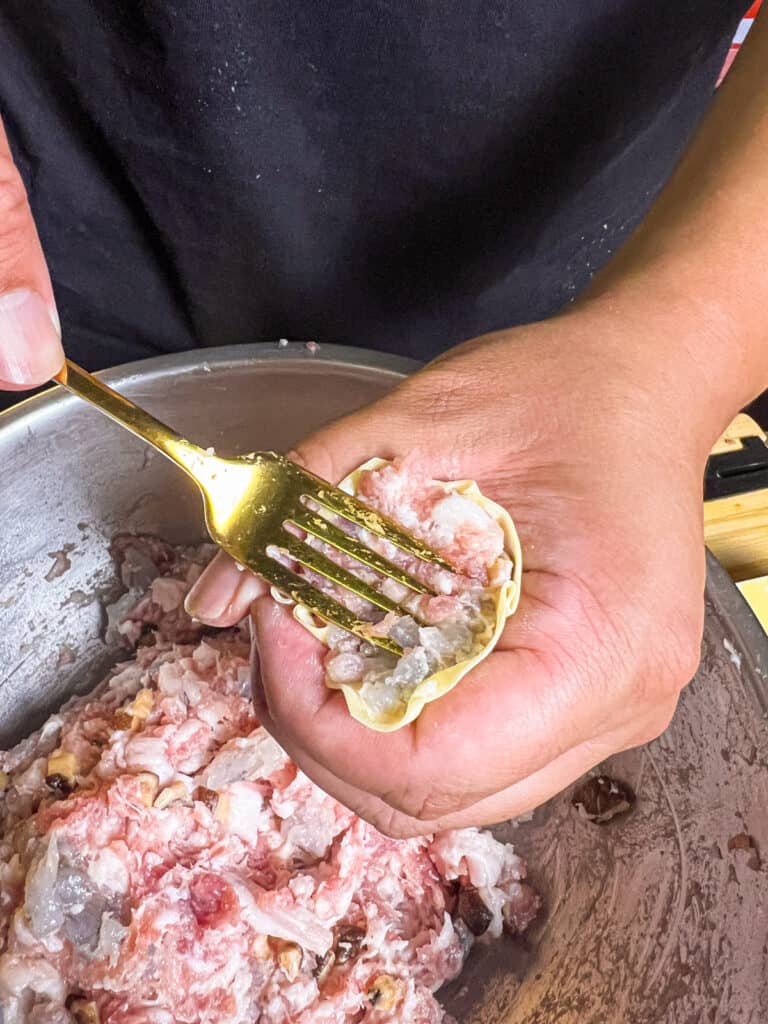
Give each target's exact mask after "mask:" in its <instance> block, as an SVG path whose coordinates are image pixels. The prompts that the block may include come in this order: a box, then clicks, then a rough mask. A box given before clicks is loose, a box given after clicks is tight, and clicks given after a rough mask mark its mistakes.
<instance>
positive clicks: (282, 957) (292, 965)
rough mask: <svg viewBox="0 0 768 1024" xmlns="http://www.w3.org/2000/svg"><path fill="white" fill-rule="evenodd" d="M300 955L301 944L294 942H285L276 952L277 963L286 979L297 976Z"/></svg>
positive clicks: (291, 979)
mask: <svg viewBox="0 0 768 1024" xmlns="http://www.w3.org/2000/svg"><path fill="white" fill-rule="evenodd" d="M302 956H303V954H302V952H301V946H297V945H296V943H295V942H288V943H286V944H285V945H284V946H283V948H282V949H281V950H280V952H279V953H278V954H277V960H278V963H279V964H280V966H281V967H282V969H283V972H284V973H285V976H286V978H287V979H288V981H295V980H296V978H298V976H299V971H300V970H301V960H302Z"/></svg>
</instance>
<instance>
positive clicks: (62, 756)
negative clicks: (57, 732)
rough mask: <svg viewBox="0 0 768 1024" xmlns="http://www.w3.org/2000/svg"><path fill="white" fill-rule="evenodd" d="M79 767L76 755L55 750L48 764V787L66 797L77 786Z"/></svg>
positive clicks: (46, 781) (46, 775)
mask: <svg viewBox="0 0 768 1024" xmlns="http://www.w3.org/2000/svg"><path fill="white" fill-rule="evenodd" d="M79 767H80V766H79V765H78V763H77V758H76V757H75V755H74V754H71V753H69V752H68V751H63V750H54V752H53V753H52V754H51V756H50V757H49V758H48V762H47V764H46V769H45V784H46V786H48V788H49V789H52V790H53V791H54V792H56V793H61V794H63V795H65V796H66V795H67V794H68V793H71V792H72V791H73V790H74V788H75V786H76V784H77V772H78V769H79Z"/></svg>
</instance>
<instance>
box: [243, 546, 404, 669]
mask: <svg viewBox="0 0 768 1024" xmlns="http://www.w3.org/2000/svg"><path fill="white" fill-rule="evenodd" d="M251 568H253V570H254V572H257V573H258V574H259V575H260V576H263V577H264V579H265V580H267V582H269V583H271V584H272V586H274V587H277V589H278V590H281V591H283V593H285V594H287V595H288V596H289V597H290V598H292V599H293V600H294V601H295V602H296V603H297V604H301V605H303V606H304V607H305V608H307V609H308V610H309V611H310V612H312V613H313V615H317V616H319V618H321V619H324V620H325V621H326V622H330V623H331V624H332V625H334V626H339V627H340V628H341V629H346V630H347V631H348V632H349V633H353V634H354V635H355V636H357V637H360V639H361V640H366V641H367V642H368V643H371V644H373V645H374V646H375V647H380V648H381V650H383V651H388V652H389V653H390V654H394V655H395V656H396V657H398V658H399V657H402V654H403V650H402V648H401V647H400V645H399V644H397V643H395V641H394V640H390V638H389V637H387V636H372V635H370V628H371V623H370V622H363V621H362V619H358V618H357V616H355V615H354V613H353V612H351V611H350V610H349V608H345V607H344V605H342V604H339V602H338V601H334V599H333V598H332V597H330V596H329V595H328V594H324V593H323V592H322V590H318V589H317V587H313V586H312V584H311V583H310V582H309V581H308V580H305V579H302V578H301V576H297V575H296V573H294V572H291V570H290V569H286V568H285V566H283V565H280V563H279V562H276V561H275V560H274V559H273V558H270V557H267V558H263V559H262V558H260V559H259V560H258V564H254V565H253V566H252V567H251Z"/></svg>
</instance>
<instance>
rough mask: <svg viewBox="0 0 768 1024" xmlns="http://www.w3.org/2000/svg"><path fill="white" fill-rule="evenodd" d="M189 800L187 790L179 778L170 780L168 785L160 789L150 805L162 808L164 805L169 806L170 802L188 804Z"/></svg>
mask: <svg viewBox="0 0 768 1024" xmlns="http://www.w3.org/2000/svg"><path fill="white" fill-rule="evenodd" d="M191 802H192V801H191V799H190V796H189V790H188V789H187V787H186V786H185V785H184V783H183V782H181V780H177V781H176V782H172V783H171V784H170V786H166V787H165V789H161V790H160V792H159V793H158V794H157V796H156V797H155V802H154V804H153V805H152V806H153V807H157V808H158V809H159V810H162V809H163V808H164V807H170V806H171V805H172V804H190V803H191Z"/></svg>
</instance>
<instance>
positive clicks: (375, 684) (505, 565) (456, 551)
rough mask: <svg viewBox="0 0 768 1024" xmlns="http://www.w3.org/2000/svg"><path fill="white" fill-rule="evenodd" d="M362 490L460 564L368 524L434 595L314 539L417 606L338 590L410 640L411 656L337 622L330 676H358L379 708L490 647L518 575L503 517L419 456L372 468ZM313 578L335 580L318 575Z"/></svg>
mask: <svg viewBox="0 0 768 1024" xmlns="http://www.w3.org/2000/svg"><path fill="white" fill-rule="evenodd" d="M357 496H358V497H359V498H361V499H362V500H363V501H365V502H366V503H367V504H369V505H371V506H372V507H373V508H375V509H377V510H378V511H380V512H382V513H384V514H385V515H386V516H387V517H388V518H390V519H392V520H394V521H395V522H397V523H399V524H400V525H402V526H403V527H405V528H406V529H407V530H409V531H410V532H411V533H412V534H413V535H414V536H416V537H418V538H419V539H421V540H423V541H425V542H426V543H427V544H429V545H430V547H432V549H433V550H435V551H437V552H438V553H439V554H441V555H443V557H444V558H445V559H446V560H447V561H448V562H449V563H450V564H451V565H452V566H454V567H455V569H456V570H457V572H455V573H451V572H447V571H446V570H444V569H440V568H437V567H434V566H430V565H427V564H425V563H423V562H421V561H419V560H418V559H415V558H413V557H411V556H408V555H405V554H403V553H402V552H401V551H399V550H398V549H397V548H395V547H393V546H392V545H390V544H387V543H386V542H384V541H382V540H381V539H380V538H379V537H376V536H375V535H373V534H371V533H368V532H365V531H359V532H358V536H360V537H361V538H362V539H363V540H364V542H365V543H366V545H368V546H369V547H371V548H374V549H375V550H377V551H379V552H380V553H381V554H383V555H385V556H386V557H387V558H388V559H389V560H390V561H392V562H395V563H396V564H397V565H399V566H400V567H401V568H403V569H406V570H407V571H408V572H409V573H410V574H411V575H413V576H415V577H417V578H418V579H420V580H422V581H423V582H425V583H427V584H428V585H429V586H430V588H431V589H432V591H433V595H434V596H433V595H429V594H426V595H425V594H416V593H415V592H414V591H412V590H409V589H408V588H407V587H405V586H404V585H403V584H401V583H398V582H395V581H393V580H390V579H382V578H381V577H380V576H379V575H378V574H377V573H376V572H375V571H373V570H369V569H365V567H363V566H361V565H360V563H358V562H355V561H354V560H352V559H349V558H346V557H345V556H341V557H340V556H339V553H338V552H337V551H334V550H333V549H332V548H330V547H328V546H327V545H323V544H322V543H320V542H314V543H315V545H316V546H318V547H321V548H322V550H323V553H324V554H327V555H328V556H329V557H331V558H333V559H334V560H335V561H337V562H340V563H341V564H343V565H344V566H345V567H347V568H350V569H352V570H353V571H354V572H355V573H356V574H357V575H359V576H361V577H362V578H363V579H365V580H366V581H367V582H370V583H372V584H373V585H374V586H376V587H377V588H378V589H380V590H381V591H382V592H383V593H384V594H386V596H388V597H390V598H392V599H393V600H395V601H397V602H398V604H400V606H401V607H403V608H404V609H405V610H406V611H407V612H409V613H410V614H406V615H398V614H396V613H389V614H388V615H386V616H383V615H382V613H381V612H378V611H377V610H376V609H374V608H373V607H372V606H371V605H370V604H368V603H367V602H365V601H362V600H360V599H358V598H351V599H350V597H349V596H348V595H345V594H342V593H341V592H336V591H335V590H334V596H336V597H337V598H338V599H340V600H342V601H344V603H345V604H347V605H348V606H350V607H352V608H353V610H354V611H355V612H356V613H357V614H358V615H360V617H362V618H364V619H367V620H370V621H371V622H372V623H373V625H372V629H371V632H372V633H375V634H378V635H380V636H389V637H391V638H392V639H393V640H395V641H396V642H397V643H398V644H399V645H400V646H401V647H402V648H403V652H404V653H403V656H402V657H400V658H396V657H395V656H393V655H390V654H388V653H387V652H385V651H381V650H380V649H378V648H376V647H375V646H373V645H372V644H370V643H366V642H365V641H364V640H360V639H358V638H357V637H354V636H352V635H351V634H350V633H347V632H346V631H344V630H342V629H338V628H336V627H332V628H331V629H329V631H328V636H327V643H328V646H329V653H328V656H327V658H326V662H325V668H326V674H327V678H328V681H329V682H330V683H331V685H340V684H351V685H356V686H358V687H359V693H360V696H361V698H362V700H363V701H364V702H365V704H366V705H367V706H368V708H370V709H371V711H372V712H373V713H374V715H377V714H381V713H386V712H392V711H394V710H396V709H398V708H399V707H402V706H403V705H404V704H405V703H407V701H408V699H409V697H410V696H411V695H412V694H413V692H414V690H415V688H416V686H417V685H418V684H419V683H420V682H422V681H423V680H424V679H426V678H428V677H429V676H432V675H434V674H435V673H436V672H438V671H440V670H441V669H445V668H450V667H452V666H454V665H456V664H458V663H459V662H462V661H465V660H467V659H468V658H470V657H472V656H473V655H475V654H477V653H478V652H479V651H480V650H482V649H483V647H484V646H485V645H486V644H487V642H488V636H489V633H491V632H492V630H493V627H494V624H495V620H496V607H495V603H494V593H495V592H497V591H498V589H499V587H500V586H501V585H502V584H503V583H504V582H505V581H507V580H509V578H510V576H511V572H512V561H511V559H510V557H509V555H508V554H507V553H506V552H505V550H504V541H505V538H504V533H503V531H502V529H501V527H500V526H499V524H498V523H497V522H496V521H495V520H494V519H493V518H492V517H491V516H490V515H489V514H488V512H487V511H486V510H485V509H484V508H483V507H481V505H479V504H478V503H477V502H475V501H473V500H472V499H471V498H469V497H468V496H466V495H463V494H458V493H454V492H451V491H450V490H449V489H448V488H447V487H446V486H445V485H443V484H440V483H437V482H435V481H433V480H432V479H431V478H430V477H429V476H428V474H427V473H426V471H425V469H424V467H423V466H422V465H421V463H420V462H419V460H418V458H417V457H414V456H408V457H407V458H405V459H402V460H397V461H396V462H394V463H391V464H387V465H385V466H383V467H381V468H379V469H371V470H365V471H363V472H362V473H361V474H360V476H359V479H358V485H357ZM334 522H335V523H337V524H338V525H343V523H342V521H340V520H338V519H335V520H334ZM347 529H348V527H347ZM313 582H314V583H316V584H318V583H319V584H320V585H322V586H325V587H326V588H327V589H333V587H332V585H331V586H330V587H329V586H328V584H327V583H326V582H325V581H322V580H320V579H319V578H317V577H313Z"/></svg>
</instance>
